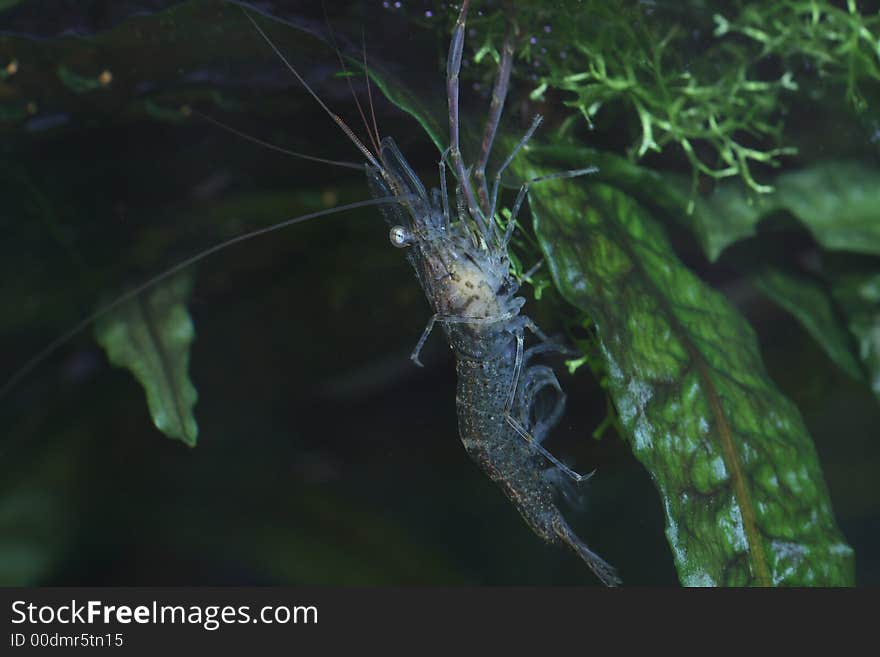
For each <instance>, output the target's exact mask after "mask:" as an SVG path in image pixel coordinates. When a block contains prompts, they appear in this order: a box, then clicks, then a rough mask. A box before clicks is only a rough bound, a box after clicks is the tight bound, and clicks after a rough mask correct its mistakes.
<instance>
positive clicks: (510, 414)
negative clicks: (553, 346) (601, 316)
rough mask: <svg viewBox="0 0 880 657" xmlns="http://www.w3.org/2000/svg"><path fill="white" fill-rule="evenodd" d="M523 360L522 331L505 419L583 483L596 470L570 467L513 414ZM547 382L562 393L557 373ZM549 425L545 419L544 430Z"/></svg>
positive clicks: (527, 439)
mask: <svg viewBox="0 0 880 657" xmlns="http://www.w3.org/2000/svg"><path fill="white" fill-rule="evenodd" d="M523 360H524V359H523V336H522V334H521V333H520V334H517V336H516V362H515V363H514V367H513V377H512V380H511V384H510V394H509V395H508V397H507V404H505V407H504V419H505V420H506V421H507V423H508V424H509V425H510V426H511V428H513V430H514V431H516V433H517V434H519V436H520V437H521V438H522V439H523V440H525V441H526V442H527V443H528V444H529V445H531V446H532V447H533V448H534V449H535V450H536V451H537V452H538V453H539V454H541V456H543V457H544V458H545V459H547V460H548V461H550V463H552V464H553V465H555V466H556V467H557V468H559V470H560V471H562V472H563V473H565V474H566V475H568V476H569V477H570V478H571V479H572V480H573V481H574V482H575V483H578V484H580V483H583V482H584V481H586V480H587V479H589V478H590V477H592V476H593V474H594V473H595V470H594V471H593V472H590V473H588V474H585V475H582V474H579V473H577V472H575V471H574V470H572V469H571V468H569V467H568V466H567V465H565V464H564V463H563V462H562V461H560V460H559V459H558V458H556V457H555V456H553V454H551V453H550V452H549V451H547V449H546V448H545V447H544V446H543V445H541V443H540V442H539V441H538V440H536V439H535V437H534V436H533V435H532V434H531V433H529V432H528V430H527V429H526V428H525V426H523V423H522V422H521V421H520V420H518V419H517V418H515V417H514V416H513V404H514V400H515V398H516V390H517V386H518V385H519V380H520V376H521V374H522V365H523ZM547 383H548V384H549V385H553V386H554V387H555V388H556V389H557V390H558V391H559V392H560V393H562V387H561V386H560V385H559V381H558V380H556V376H555V375H553V381H552V382H550V381H549V379H548V380H547ZM556 413H557V409H554V411H553V413H552V414H551V416H552V415H555V414H556ZM557 419H558V418H557ZM547 426H549V421H545V426H544V428H543V429H542V430H546V428H547Z"/></svg>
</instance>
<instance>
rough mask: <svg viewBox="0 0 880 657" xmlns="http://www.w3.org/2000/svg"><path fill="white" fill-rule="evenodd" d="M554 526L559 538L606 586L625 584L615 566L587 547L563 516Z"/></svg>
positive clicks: (558, 516)
mask: <svg viewBox="0 0 880 657" xmlns="http://www.w3.org/2000/svg"><path fill="white" fill-rule="evenodd" d="M553 525H554V530H555V532H556V536H557V538H558V539H559V540H560V541H562V542H563V543H564V544H566V545H568V546H569V547H570V548H571V549H572V550H574V551H575V553H576V554H577V555H578V556H579V557H580V558H581V559H583V561H584V563H586V564H587V566H589V567H590V570H592V571H593V572H594V573H595V575H596V577H598V578H599V579H600V580H602V583H603V584H604V585H605V586H618V585H619V584H622V583H623V582H622V580H621V579H620V577H619V576H618V574H617V571H616V570H615V568H614V566H612V565H611V564H610V563H608V562H607V561H605V560H604V559H603V558H602V557H600V556H599V555H598V554H596V553H595V552H593V551H592V550H591V549H590V548H589V547H587V544H586V543H584V542H583V541H582V540H581V539H579V538H578V537H577V535H576V534H575V533H574V530H573V529H572V528H571V527H570V526H569V525H568V523H567V522H565V520H564V519H563V517H562V516H561V515H557V517H556V521H555V522H554V523H553Z"/></svg>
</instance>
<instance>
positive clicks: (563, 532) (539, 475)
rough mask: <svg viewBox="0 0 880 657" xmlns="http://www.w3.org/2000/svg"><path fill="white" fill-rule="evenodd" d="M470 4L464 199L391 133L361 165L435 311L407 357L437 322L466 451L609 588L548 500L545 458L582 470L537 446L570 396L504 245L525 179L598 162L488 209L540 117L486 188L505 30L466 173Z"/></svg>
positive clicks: (507, 61)
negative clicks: (451, 201) (503, 210)
mask: <svg viewBox="0 0 880 657" xmlns="http://www.w3.org/2000/svg"><path fill="white" fill-rule="evenodd" d="M468 4H469V3H468V0H464V2H462V6H461V10H460V13H459V16H458V20H457V21H456V23H455V27H454V30H453V34H452V41H451V44H450V47H449V56H448V60H447V95H448V103H449V134H450V145H449V148H448V149H447V153H448V156H449V160H450V162H451V165H452V168H453V171H454V173H455V176H456V178H457V182H456V185H455V191H456V197H457V198H458V199H460V201H461V202H460V203H459V204H458V211H457V216H453V215H452V214H451V212H450V208H449V205H448V202H447V197H446V190H445V189H441V190H436V189H435V190H432V192H431V194H430V196H429V195H428V193H427V191H426V190H425V187H424V185H423V184H422V182H421V181H420V180H419V179H418V177H417V176H416V174H415V173H414V172H413V170H412V168H411V167H410V166H409V165H408V164H407V162H406V160H405V159H404V157H403V155H402V154H401V153H400V151H399V150H398V148H397V146H396V145H395V143H394V141H393V140H392V139H391V138H390V137H385V138H384V139H383V140H382V141H381V150H380V152H379V162H374V161H373V162H371V163H370V164H369V166H368V167H367V175H368V178H369V182H370V187H371V189H372V191H373V195H374V197H376V198H384V197H387V196H389V195H393V196H395V197H397V198H399V199H401V203H400V205H397V206H384V207H383V208H382V211H383V213H384V214H385V216H386V219H387V221H388V223H389V224H390V225H391V229H390V240H391V243H392V244H393V245H394V246H396V247H398V248H401V249H405V251H406V258H407V260H408V261H409V263H410V265H412V268H413V269H414V271H415V273H416V278H417V279H418V281H419V283H420V284H421V287H422V289H423V291H424V292H425V295H426V297H427V299H428V302H429V303H430V305H431V308H432V309H433V311H434V315H433V316H432V317H431V318H430V320H429V321H428V325H427V326H426V328H425V330H424V332H423V334H422V336H421V338H420V339H419V341H418V343H417V345H416V348H415V349H414V351H413V353H412V355H411V358H412V360H413V361H414V362H415V363H416V364H420V363H419V352H420V350H421V348H422V346H423V345H424V343H425V341H426V339H427V337H428V335H429V334H430V332H431V330H432V328H433V326H434V325H435V324H437V323H439V324H440V325H441V326H442V328H443V331H444V333H445V335H446V339H447V341H448V343H449V346H450V348H451V349H452V351H453V353H454V354H455V362H456V372H457V375H458V387H457V393H456V405H457V409H458V425H459V434H460V438H461V441H462V443H463V445H464V448H465V450H466V451H467V453H468V454H469V455H470V457H471V458H472V459H473V460H474V461H475V462H476V463H477V464H478V465H479V466H480V467H481V468H482V469H483V470H484V471H485V472H486V474H487V475H488V476H489V477H490V478H491V479H492V480H493V481H494V482H495V483H496V484H497V485H498V486H499V487H500V488H501V490H502V491H503V492H504V494H505V495H506V496H507V498H508V499H509V500H510V501H511V502H512V503H513V504H514V505H515V506H516V508H517V510H518V511H519V512H520V514H521V515H522V517H523V519H524V520H525V521H526V524H527V525H528V526H529V527H530V528H531V530H532V531H533V532H534V533H535V534H537V535H538V536H539V537H541V538H542V539H543V540H545V541H547V542H548V543H552V544H560V545H566V546H568V547H569V548H571V549H572V550H574V552H575V553H576V554H577V555H578V556H579V557H580V558H581V559H583V561H584V562H585V563H586V564H587V566H589V567H590V569H591V570H592V571H593V572H594V573H595V574H596V576H597V577H598V578H599V579H600V580H601V581H602V582H603V583H604V584H606V585H608V586H613V585H615V584H617V583H618V582H619V580H618V578H617V575H616V573H615V571H614V568H612V567H611V566H610V565H609V564H608V563H606V562H605V561H604V560H603V559H602V558H601V557H599V556H598V555H597V554H595V553H594V552H593V551H592V550H590V549H589V547H587V545H586V544H585V543H584V542H583V541H582V540H580V539H579V538H578V537H577V536H576V535H575V533H574V531H573V530H572V529H571V527H570V526H569V525H568V523H567V522H566V521H565V519H564V518H563V517H562V514H561V512H560V510H559V508H558V507H557V506H556V504H555V502H554V497H555V493H556V491H555V490H554V485H553V483H551V477H550V476H548V474H549V473H548V471H547V468H546V467H545V462H547V461H549V463H550V468H551V470H552V469H553V468H556V469H558V470H559V471H561V472H562V473H564V474H566V475H568V476H569V477H571V478H572V479H573V480H574V481H575V482H577V483H580V482H581V481H583V480H584V479H587V478H588V477H589V475H587V476H582V475H578V474H577V473H575V472H573V471H572V470H571V469H570V468H568V467H567V466H566V465H564V464H563V463H561V462H560V461H559V460H558V459H557V458H556V457H554V456H553V455H552V454H550V453H549V452H548V451H547V450H546V449H545V448H544V447H543V446H542V445H541V441H542V440H543V438H544V437H545V436H546V435H547V433H548V432H549V430H550V429H551V428H552V427H553V426H554V425H555V424H556V423H557V422H558V421H559V418H560V417H561V415H562V411H563V407H564V404H565V395H564V393H563V392H562V388H561V387H560V385H559V382H558V380H557V378H556V375H555V374H554V373H553V371H552V369H550V368H549V367H547V366H545V365H534V364H531V362H530V360H531V358H532V357H533V356H534V355H537V354H539V353H541V352H545V351H551V350H560V348H559V347H558V346H557V345H555V344H554V343H553V342H552V341H551V340H549V339H548V338H547V337H546V336H545V335H544V334H543V333H542V332H541V330H540V329H539V328H538V327H537V326H536V325H535V323H534V322H533V321H532V320H531V319H529V318H528V317H526V316H524V315H521V314H520V309H521V308H522V306H523V304H524V303H525V299H524V298H523V297H521V296H517V289H518V284H517V280H516V278H514V277H513V276H512V275H511V273H510V262H509V260H508V255H507V249H508V244H509V242H510V238H511V235H512V233H513V229H514V226H515V222H516V217H517V213H518V211H519V209H520V207H521V204H522V202H523V200H524V198H525V196H526V194H527V191H528V186H529V185H530V184H535V183H538V182H541V180H544V179H547V178H550V177H554V178H558V177H574V176H577V175H583V174H585V173H591V172H593V171H594V170H595V169H592V168H588V169H581V170H576V171H567V172H562V173H559V174H551V176H547V177H545V178H542V179H535V180H532V181H529V182H527V183H525V184H524V185H523V186H522V187H521V188H520V191H519V194H518V195H517V198H516V201H515V203H514V206H513V210H512V214H511V218H510V219H509V220H508V223H507V226H506V227H505V229H504V231H503V233H502V232H501V229H500V228H499V225H498V223H497V222H496V221H495V219H494V217H495V205H496V202H497V195H498V187H499V185H500V181H501V175H502V173H503V171H504V169H505V168H506V167H507V166H508V164H509V163H510V162H511V161H512V160H513V158H514V157H515V156H516V154H517V152H518V151H519V150H521V148H522V147H523V146H524V145H525V144H526V142H527V141H528V140H529V139H530V138H531V136H532V134H533V133H534V131H535V130H536V129H537V127H538V125H539V124H540V121H541V119H540V117H536V118H535V120H534V121H533V123H532V125H531V127H530V128H529V130H528V131H527V132H526V134H525V136H524V137H523V138H522V139H521V140H520V142H519V143H518V144H517V146H516V147H515V148H514V149H513V151H512V152H511V153H510V155H509V156H508V158H507V159H506V160H505V161H504V163H503V164H502V165H501V167H500V168H499V170H498V172H497V173H496V175H495V180H494V184H493V187H492V190H491V194H490V192H489V187H488V185H487V184H486V177H485V167H486V162H487V161H488V159H489V153H490V151H491V148H492V144H493V142H494V138H495V133H496V131H497V128H498V124H499V122H500V118H501V113H502V109H503V105H504V100H505V96H506V94H507V87H508V83H509V78H510V72H511V64H512V57H513V32H512V31H511V30H509V31H508V35H507V37H506V39H505V43H504V46H503V50H502V60H501V63H500V65H499V70H498V73H497V77H496V81H495V85H494V89H493V94H492V104H491V108H490V113H489V119H488V122H487V127H486V133H485V138H484V140H483V144H482V152H481V157H480V160H479V162H478V164H477V165H476V168H475V169H474V170H473V176H472V175H471V169H470V168H468V167H466V166H465V164H464V161H463V159H462V155H461V151H460V145H459V116H458V93H459V89H458V86H459V82H458V77H459V72H460V68H461V60H462V51H463V48H464V35H465V23H466V18H467V11H468ZM447 153H444V157H443V158H441V161H440V181H441V185H444V184H445V157H446V154H447ZM525 329H529V330H530V331H531V332H532V333H533V334H534V335H536V336H537V337H538V338H539V340H540V342H539V343H538V344H536V345H535V346H532V347H530V348H528V349H524V333H525ZM546 388H550V389H551V390H552V391H553V392H555V394H556V400H555V404H554V406H553V408H552V409H550V410H549V411H546V412H543V413H537V417H534V415H535V414H536V411H534V410H533V409H534V408H535V400H536V398H537V395H538V393H539V392H540V391H542V390H544V389H546Z"/></svg>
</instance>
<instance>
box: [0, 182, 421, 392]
mask: <svg viewBox="0 0 880 657" xmlns="http://www.w3.org/2000/svg"><path fill="white" fill-rule="evenodd" d="M407 198H408V197H406V196H402V197H399V198H395V197H393V196H386V197H382V198H374V199H368V200H366V201H357V202H355V203H348V204H346V205H339V206H336V207H335V208H327V209H325V210H318V211H317V212H310V213H309V214H303V215H300V216H298V217H293V218H292V219H287V220H286V221H282V222H280V223H277V224H272V225H271V226H266V227H264V228H257V229H256V230H252V231H251V232H249V233H244V234H242V235H237V236H235V237H232V238H230V239H228V240H225V241H223V242H220V243H219V244H215V245H214V246H212V247H210V248H207V249H205V250H204V251H199V252H198V253H196V254H195V255H192V256H190V257H189V258H187V259H185V260H182V261H181V262H178V263H177V264H176V265H174V266H173V267H171V268H170V269H166V270H165V271H163V272H162V273H161V274H158V275H156V276H153V277H152V278H150V279H149V280H147V281H145V282H143V283H141V284H140V285H138V286H137V287H135V288H132V289H131V290H129V291H128V292H126V293H125V294H122V295H121V296H119V297H117V298H116V299H114V300H113V301H111V302H110V303H108V304H107V305H105V306H103V307H101V308H99V309H98V310H96V311H95V312H93V313H92V314H91V315H89V316H88V317H85V318H84V319H82V320H80V321H79V322H77V323H76V324H75V325H74V326H73V327H72V328H71V329H69V330H68V331H67V332H65V333H64V334H62V335H60V336H58V337H57V338H55V339H54V340H53V341H52V342H50V343H49V344H48V345H46V346H45V347H44V348H43V349H42V350H41V351H40V352H39V353H38V354H36V355H35V356H33V357H32V358H31V359H30V360H28V361H27V362H26V363H25V364H24V365H22V366H21V367H20V368H19V369H18V370H17V371H16V372H15V373H14V374H13V375H12V376H11V377H9V379H7V381H6V382H5V383H4V384H3V385H2V386H0V399H3V398H4V397H5V396H6V395H7V394H8V393H9V391H10V390H12V389H13V388H14V387H15V386H16V385H17V384H18V382H19V381H21V380H22V379H23V378H24V377H26V376H27V375H28V374H29V373H30V372H31V371H32V370H33V369H34V368H35V367H36V366H37V365H39V364H40V363H42V362H43V361H44V360H46V358H48V357H49V356H50V355H52V354H53V353H54V352H55V351H56V350H57V349H58V348H59V347H61V346H62V345H64V344H65V343H66V342H68V341H70V340H71V339H72V338H74V337H75V336H76V335H77V334H79V333H81V332H82V331H83V330H85V329H86V328H88V327H89V325H90V324H92V322H94V321H95V320H96V319H99V318H100V317H103V316H104V315H106V314H107V313H109V312H110V311H112V310H113V309H115V308H118V307H119V306H121V305H122V304H123V303H125V302H126V301H130V300H131V299H133V298H135V297H136V296H137V295H139V294H141V293H142V292H145V291H146V290H148V289H150V288H151V287H153V286H155V285H157V284H159V283H161V282H162V281H164V280H165V279H166V278H169V277H170V276H173V275H174V274H176V273H177V272H179V271H181V270H182V269H186V268H187V267H189V266H190V265H194V264H196V263H197V262H200V261H201V260H204V259H205V258H207V257H208V256H210V255H213V254H215V253H217V252H218V251H222V250H223V249H227V248H229V247H230V246H234V245H235V244H240V243H241V242H244V241H247V240H250V239H253V238H255V237H259V236H261V235H265V234H266V233H272V232H275V231H277V230H281V229H282V228H287V227H288V226H293V225H295V224H301V223H303V222H304V221H309V220H310V219H317V218H318V217H326V216H327V215H330V214H336V213H338V212H345V211H347V210H355V209H357V208H364V207H368V206H371V205H385V204H389V205H390V204H392V203H399V202H401V201H402V200H405V199H407Z"/></svg>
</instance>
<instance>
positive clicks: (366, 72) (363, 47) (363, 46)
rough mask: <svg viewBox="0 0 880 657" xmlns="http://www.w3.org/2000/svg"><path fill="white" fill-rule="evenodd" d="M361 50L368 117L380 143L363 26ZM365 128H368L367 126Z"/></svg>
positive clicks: (378, 150)
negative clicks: (368, 108) (365, 79)
mask: <svg viewBox="0 0 880 657" xmlns="http://www.w3.org/2000/svg"><path fill="white" fill-rule="evenodd" d="M361 52H362V53H363V54H364V76H365V77H366V78H367V100H369V102H370V117H371V118H372V119H373V132H374V133H375V134H376V142H377V143H382V138H381V137H380V136H379V126H378V124H377V123H376V109H375V108H374V107H373V87H372V85H371V84H370V69H369V67H368V66H367V38H366V36H364V30H363V28H361ZM367 130H369V128H368V129H367ZM376 148H377V151H376V152H378V153H381V151H382V149H381V148H379V147H378V146H377V147H376Z"/></svg>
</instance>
